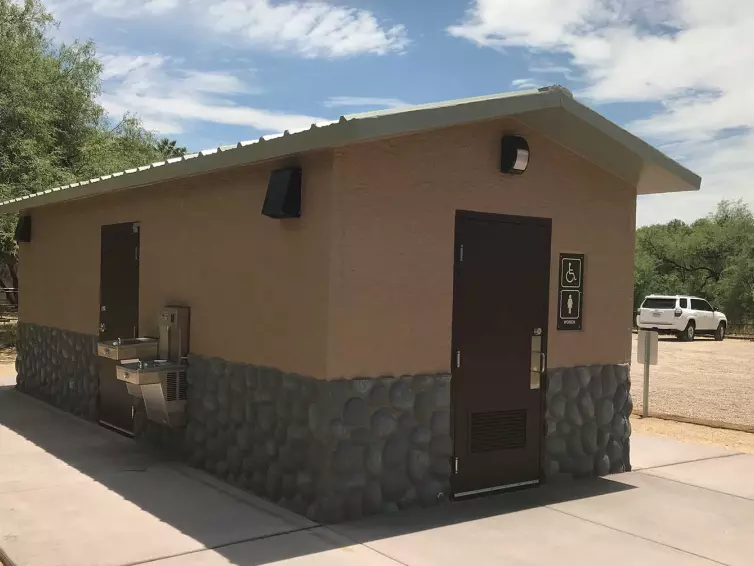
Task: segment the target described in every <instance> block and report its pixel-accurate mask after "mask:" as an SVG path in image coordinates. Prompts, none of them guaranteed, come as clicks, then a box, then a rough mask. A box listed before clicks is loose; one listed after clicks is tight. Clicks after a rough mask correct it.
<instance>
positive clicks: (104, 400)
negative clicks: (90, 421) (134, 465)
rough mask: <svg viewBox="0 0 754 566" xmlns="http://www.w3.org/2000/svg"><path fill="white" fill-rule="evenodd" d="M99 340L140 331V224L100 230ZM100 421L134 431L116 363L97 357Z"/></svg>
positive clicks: (130, 406)
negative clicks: (117, 376)
mask: <svg viewBox="0 0 754 566" xmlns="http://www.w3.org/2000/svg"><path fill="white" fill-rule="evenodd" d="M99 320H100V328H99V329H100V332H99V338H100V340H115V339H116V338H135V337H136V336H137V335H138V331H139V328H138V326H139V223H138V222H128V223H125V224H111V225H109V226H103V227H102V248H101V263H100V319H99ZM99 364H100V371H99V416H100V422H101V423H102V424H105V425H107V426H110V427H113V428H116V429H118V430H120V431H122V432H126V433H130V432H132V431H133V400H132V397H131V395H129V394H128V391H127V389H126V384H125V383H123V382H122V381H118V380H117V379H116V378H115V366H116V362H114V361H112V360H108V359H105V358H99Z"/></svg>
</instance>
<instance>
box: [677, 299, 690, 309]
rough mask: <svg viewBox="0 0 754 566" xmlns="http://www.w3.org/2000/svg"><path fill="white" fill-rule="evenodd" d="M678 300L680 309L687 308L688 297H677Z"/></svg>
mask: <svg viewBox="0 0 754 566" xmlns="http://www.w3.org/2000/svg"><path fill="white" fill-rule="evenodd" d="M678 301H679V302H680V303H681V305H680V306H681V308H682V309H687V308H689V300H688V299H679V300H678Z"/></svg>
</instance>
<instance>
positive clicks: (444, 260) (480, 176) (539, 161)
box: [20, 120, 636, 378]
mask: <svg viewBox="0 0 754 566" xmlns="http://www.w3.org/2000/svg"><path fill="white" fill-rule="evenodd" d="M506 131H510V132H517V133H520V134H524V135H525V136H526V138H527V140H528V141H529V144H530V147H531V152H532V157H531V162H530V165H529V168H528V170H527V172H526V174H524V175H523V176H520V177H514V176H505V175H502V174H501V173H499V171H498V168H499V164H498V160H499V147H500V137H501V135H502V133H503V132H506ZM301 164H302V166H303V169H304V192H303V198H304V200H303V217H302V218H301V219H300V220H294V221H282V222H281V221H278V220H272V219H268V218H265V217H263V216H261V214H260V210H261V207H262V202H263V199H264V194H265V190H266V186H267V180H268V174H269V171H270V169H272V168H273V167H276V166H280V165H281V164H280V163H271V164H263V165H259V166H254V167H245V168H239V169H236V170H232V171H227V172H224V173H222V174H214V175H206V176H202V177H197V178H193V179H188V180H184V181H178V182H173V183H169V184H163V185H155V186H152V187H145V188H141V189H135V190H131V191H126V192H123V193H116V194H112V195H109V196H104V197H97V198H91V199H86V200H82V201H77V202H71V203H65V204H60V205H54V206H49V207H43V208H41V209H37V210H34V211H33V212H32V216H33V242H32V243H31V244H24V245H22V249H21V262H20V284H21V310H20V317H21V320H22V321H25V322H33V323H37V324H42V325H46V326H52V327H56V328H62V329H68V330H74V331H78V332H85V333H88V334H96V333H97V325H98V318H99V262H100V260H99V253H100V227H101V226H102V225H103V224H112V223H118V222H131V221H139V222H141V263H140V325H141V334H143V335H149V334H152V335H154V334H155V333H156V331H157V329H156V324H155V322H156V320H155V319H156V315H157V312H158V311H159V309H160V308H161V306H162V305H163V304H165V303H170V302H178V303H183V304H187V305H189V306H190V307H191V309H192V310H191V317H192V322H191V332H192V334H191V350H192V352H194V353H197V354H202V355H206V356H218V357H222V358H225V359H227V360H231V361H239V362H246V363H254V364H263V365H270V366H274V367H278V368H281V369H283V370H286V371H291V372H298V373H302V374H306V375H312V376H315V377H326V378H336V377H341V376H344V377H354V376H362V375H363V376H375V375H382V374H394V375H397V374H402V373H419V372H425V371H447V370H448V369H449V365H450V339H451V312H452V289H453V257H454V254H453V240H454V227H455V224H454V220H455V211H456V210H457V209H465V210H474V211H482V212H498V213H504V214H514V215H527V216H539V217H548V218H552V220H553V225H552V237H553V243H552V266H551V292H550V321H549V327H550V336H549V365H550V367H555V366H572V365H576V364H591V363H620V362H626V361H628V360H629V359H630V351H631V349H630V347H631V343H630V336H631V335H630V321H631V308H632V297H633V290H632V286H633V246H634V225H635V208H636V207H635V205H636V197H635V192H634V188H633V187H630V186H627V185H625V184H624V183H622V182H621V181H619V180H617V179H616V178H615V177H613V176H612V175H610V174H608V173H607V172H605V171H603V170H601V169H599V168H597V167H596V166H594V165H592V164H590V163H588V162H586V161H584V160H583V159H581V158H580V157H578V156H576V155H574V154H572V153H570V152H569V151H567V150H566V149H564V148H562V147H560V146H557V145H555V144H554V143H552V142H550V141H548V140H547V139H546V138H544V137H542V136H540V135H538V134H536V133H534V132H531V131H527V129H526V128H525V127H524V126H522V125H520V124H518V123H516V122H514V121H511V120H508V121H505V120H501V121H498V122H489V123H484V124H477V125H471V126H463V127H456V128H452V129H445V130H440V131H436V132H429V133H424V134H420V135H414V136H405V137H402V138H395V139H391V140H384V141H378V142H372V143H367V144H360V145H356V146H350V147H347V148H342V149H340V150H337V151H336V152H334V153H320V154H316V155H310V156H306V157H305V158H303V159H302V160H301ZM563 251H568V252H581V253H585V254H586V256H587V262H586V276H585V285H586V289H585V304H584V330H583V331H582V332H558V331H557V330H556V323H555V316H556V289H557V258H558V253H559V252H563Z"/></svg>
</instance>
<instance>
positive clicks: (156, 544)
mask: <svg viewBox="0 0 754 566" xmlns="http://www.w3.org/2000/svg"><path fill="white" fill-rule="evenodd" d="M632 448H633V461H634V464H635V466H636V468H637V469H638V470H639V471H635V472H633V473H629V474H622V475H619V476H612V477H610V478H603V479H595V480H588V481H579V482H569V483H565V484H560V485H548V486H545V487H543V488H540V489H532V490H526V491H519V492H516V493H509V494H505V495H500V496H496V497H487V498H482V499H476V500H472V501H466V502H459V503H454V504H451V505H446V506H443V507H440V508H436V509H432V510H417V511H410V512H406V513H401V514H398V515H393V516H381V517H374V518H370V519H366V520H363V521H360V522H356V523H350V524H346V525H338V526H335V527H322V526H321V525H317V524H315V523H312V522H310V521H308V520H306V519H304V518H302V517H299V516H297V515H294V514H292V513H289V512H287V511H285V510H283V509H281V508H279V507H276V506H275V505H272V504H270V503H267V502H265V501H263V500H261V499H259V498H256V497H253V496H251V495H249V494H246V493H244V492H241V491H239V490H236V489H234V488H232V487H230V486H227V485H225V484H223V483H222V482H219V481H217V480H214V479H213V478H211V477H209V476H207V475H205V474H204V473H202V472H198V471H195V470H191V469H189V468H187V467H185V466H183V465H181V464H179V463H173V462H168V461H165V460H162V459H160V458H158V457H156V456H155V455H153V454H151V453H149V452H146V451H144V450H143V449H141V448H140V447H138V446H137V445H136V444H135V443H134V442H133V441H131V440H129V439H126V438H123V437H121V436H119V435H117V434H115V433H111V432H109V431H107V430H105V429H102V428H100V427H98V426H96V425H93V424H91V423H86V422H84V421H81V420H79V419H76V418H75V417H72V416H69V415H67V414H64V413H61V412H59V411H57V410H55V409H53V408H51V407H48V406H47V405H44V404H43V403H41V402H38V401H36V400H34V399H31V398H29V397H27V396H25V395H23V394H20V393H18V392H16V391H15V390H13V389H12V388H10V387H5V388H0V548H2V549H3V551H4V553H5V555H6V556H7V557H8V559H9V560H10V561H11V564H9V566H12V564H15V565H17V566H52V565H56V566H69V565H70V566H86V565H92V566H94V565H96V566H106V565H112V566H125V565H133V564H147V563H148V564H155V565H157V566H221V565H223V566H227V565H228V564H236V565H238V566H247V565H255V566H256V565H262V564H271V563H276V564H286V565H287V564H301V565H320V564H321V565H325V564H326V565H333V566H337V565H340V564H343V565H347V564H348V565H352V564H364V565H367V566H370V565H375V566H379V565H396V564H404V565H408V566H423V565H444V564H447V565H451V564H452V565H454V566H455V565H457V564H458V563H459V562H469V561H473V563H474V564H475V566H483V565H486V564H494V565H496V566H497V565H500V564H506V565H508V564H513V565H519V564H520V565H524V564H525V565H534V564H543V563H554V562H557V563H562V564H580V565H590V564H595V565H596V564H606V563H609V564H610V565H611V566H618V565H623V564H625V565H631V566H634V565H635V564H637V563H647V564H667V565H676V564H694V565H695V564H700V565H701V564H731V565H733V564H741V565H743V564H747V565H748V564H752V561H753V560H754V559H753V558H752V557H753V556H754V537H752V536H751V533H752V525H754V488H753V487H752V484H751V483H750V481H749V478H751V477H754V456H748V455H737V454H734V453H729V452H725V451H721V450H718V449H715V448H710V447H703V446H695V445H687V444H682V443H677V442H673V441H669V440H665V439H661V438H654V437H641V436H635V437H634V438H633V439H632Z"/></svg>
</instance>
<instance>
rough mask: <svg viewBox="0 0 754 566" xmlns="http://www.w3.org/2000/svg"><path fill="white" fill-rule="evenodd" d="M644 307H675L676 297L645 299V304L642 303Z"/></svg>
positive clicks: (668, 308) (667, 308)
mask: <svg viewBox="0 0 754 566" xmlns="http://www.w3.org/2000/svg"><path fill="white" fill-rule="evenodd" d="M641 308H643V309H666V310H670V309H674V308H675V299H652V298H649V299H644V304H643V305H641Z"/></svg>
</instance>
